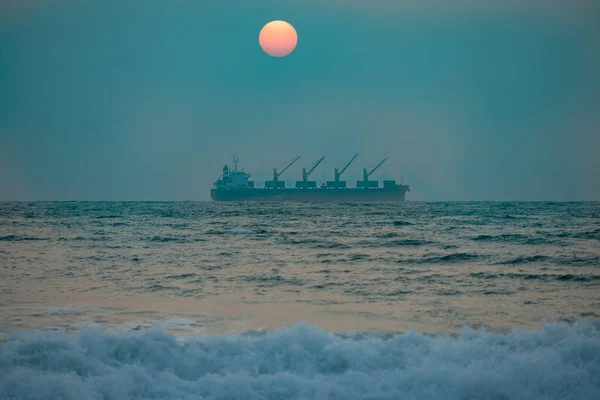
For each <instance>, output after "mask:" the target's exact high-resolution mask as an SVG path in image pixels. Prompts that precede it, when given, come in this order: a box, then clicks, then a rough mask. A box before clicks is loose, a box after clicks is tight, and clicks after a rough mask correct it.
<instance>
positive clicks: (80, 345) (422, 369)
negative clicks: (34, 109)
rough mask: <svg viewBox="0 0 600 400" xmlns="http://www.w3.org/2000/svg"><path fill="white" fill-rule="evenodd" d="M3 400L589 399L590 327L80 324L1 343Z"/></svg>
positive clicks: (595, 377)
mask: <svg viewBox="0 0 600 400" xmlns="http://www.w3.org/2000/svg"><path fill="white" fill-rule="evenodd" d="M0 377H1V379H0V398H2V399H25V398H27V399H41V398H56V399H59V398H60V399H77V400H79V399H107V400H108V399H130V398H153V399H199V398H200V399H242V398H243V399H394V400H395V399H442V398H443V399H578V400H583V399H597V398H599V395H600V323H598V322H591V321H582V322H578V323H575V324H572V325H569V324H566V323H552V324H546V325H544V326H543V328H542V329H540V330H514V331H512V332H509V333H505V334H494V333H486V332H485V331H474V330H471V329H468V328H465V329H463V330H462V332H461V333H460V334H459V335H445V334H444V335H424V334H419V333H415V332H409V333H405V334H400V335H391V334H389V335H385V334H374V333H363V334H353V335H336V334H331V333H327V332H325V331H323V330H320V329H318V328H316V327H313V326H310V325H306V324H298V325H296V326H294V327H291V328H285V329H282V330H281V331H278V332H256V331H255V332H247V333H245V334H241V335H200V336H194V337H187V338H186V337H178V336H174V335H171V334H167V333H164V332H162V331H160V330H159V329H153V330H151V331H148V332H145V333H122V332H121V333H109V332H104V331H101V330H89V331H84V332H82V333H80V334H77V335H74V336H68V335H65V334H61V333H36V332H24V333H17V334H14V335H13V336H12V337H10V338H9V339H8V340H6V341H4V342H0Z"/></svg>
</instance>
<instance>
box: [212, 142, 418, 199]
mask: <svg viewBox="0 0 600 400" xmlns="http://www.w3.org/2000/svg"><path fill="white" fill-rule="evenodd" d="M356 157H358V153H357V154H355V155H354V156H353V157H352V158H351V159H350V161H348V163H346V165H345V166H344V167H343V168H342V169H341V170H339V169H338V168H334V171H333V172H334V179H333V180H332V181H325V182H322V183H321V184H320V185H317V181H313V180H309V177H310V175H311V174H312V173H313V172H314V171H315V169H316V168H317V167H318V166H319V165H320V164H321V162H322V161H323V160H324V159H325V157H321V159H319V160H317V161H315V162H314V163H313V164H312V165H311V166H310V167H309V168H308V170H307V168H302V180H300V181H296V187H295V188H287V187H286V186H285V181H282V180H280V179H279V178H280V177H281V175H282V174H283V173H284V172H286V171H287V170H288V169H289V168H290V167H291V166H292V165H294V163H295V162H296V161H298V159H299V158H300V157H299V156H298V157H296V158H294V159H293V160H292V161H291V162H290V163H289V164H288V165H287V166H286V167H285V168H283V169H282V170H281V172H279V171H277V169H276V168H273V180H272V181H266V182H265V183H264V188H257V187H254V181H251V180H250V177H251V176H252V175H251V174H249V173H247V172H245V171H244V170H241V171H238V162H239V159H237V158H235V156H234V157H233V163H234V168H233V170H232V169H230V168H229V166H227V165H225V166H224V167H223V175H222V176H221V177H219V178H218V179H217V180H216V181H215V183H214V186H213V188H212V189H211V191H210V197H211V198H212V199H213V200H215V201H306V202H313V201H361V202H362V201H366V202H370V201H405V197H406V192H409V191H410V188H409V186H408V185H403V184H402V183H400V184H397V183H396V181H394V180H384V181H383V182H382V186H380V185H379V181H377V180H375V181H374V180H370V177H371V175H373V173H374V172H375V171H377V169H379V167H381V165H382V164H383V163H384V162H385V161H386V160H387V158H385V159H384V160H383V161H381V162H380V163H379V164H377V165H376V166H375V167H374V168H372V169H371V170H370V171H369V170H367V169H366V168H364V169H363V180H362V181H357V182H356V187H354V188H350V187H347V184H346V181H343V180H341V177H342V175H343V174H344V172H345V171H346V169H348V167H349V166H350V164H352V162H353V161H354V160H355V159H356Z"/></svg>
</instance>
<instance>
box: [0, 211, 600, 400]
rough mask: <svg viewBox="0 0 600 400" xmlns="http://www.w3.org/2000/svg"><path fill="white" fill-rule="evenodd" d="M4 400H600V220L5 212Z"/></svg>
mask: <svg viewBox="0 0 600 400" xmlns="http://www.w3.org/2000/svg"><path fill="white" fill-rule="evenodd" d="M0 399H106V400H108V399H373V400H374V399H498V400H500V399H506V400H508V399H600V203H494V202H473V203H420V202H406V203H379V204H377V203H369V204H367V203H365V204H358V203H319V204H304V203H298V204H295V203H289V204H285V203H238V204H224V203H212V202H182V203H151V202H148V203H146V202H129V203H113V202H52V203H0Z"/></svg>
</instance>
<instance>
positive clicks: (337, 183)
mask: <svg viewBox="0 0 600 400" xmlns="http://www.w3.org/2000/svg"><path fill="white" fill-rule="evenodd" d="M356 157H358V153H356V154H355V155H354V156H353V157H352V158H351V159H350V161H348V163H347V164H346V165H345V166H344V168H342V170H341V171H339V170H338V169H337V168H334V170H333V173H334V180H333V181H327V183H326V186H327V187H328V188H336V189H340V188H345V187H346V181H340V177H341V176H342V174H343V173H344V172H345V171H346V169H348V167H349V166H350V164H352V162H353V161H354V160H355V159H356Z"/></svg>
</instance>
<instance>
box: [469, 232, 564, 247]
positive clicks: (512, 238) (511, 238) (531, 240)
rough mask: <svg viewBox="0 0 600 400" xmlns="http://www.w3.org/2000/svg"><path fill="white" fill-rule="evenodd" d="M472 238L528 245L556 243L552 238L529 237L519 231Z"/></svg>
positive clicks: (474, 239)
mask: <svg viewBox="0 0 600 400" xmlns="http://www.w3.org/2000/svg"><path fill="white" fill-rule="evenodd" d="M472 240H473V241H475V242H492V243H517V244H528V245H541V244H556V242H555V241H552V240H548V239H544V238H541V237H531V236H527V235H522V234H519V233H513V234H502V235H479V236H475V237H474V238H472Z"/></svg>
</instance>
